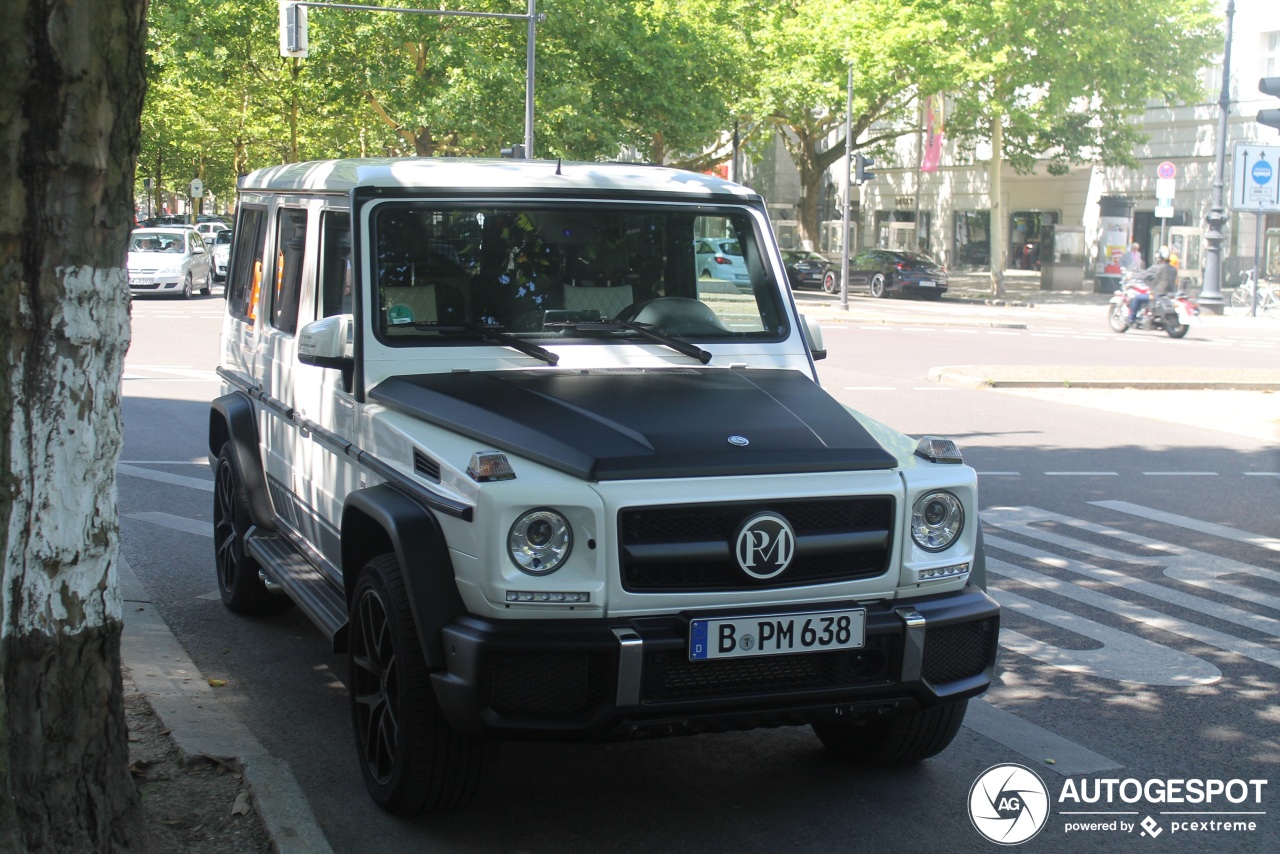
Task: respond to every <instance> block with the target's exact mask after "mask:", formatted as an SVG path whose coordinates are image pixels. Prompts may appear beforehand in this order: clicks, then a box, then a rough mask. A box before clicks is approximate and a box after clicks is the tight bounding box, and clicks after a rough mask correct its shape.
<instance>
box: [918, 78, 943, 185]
mask: <svg viewBox="0 0 1280 854" xmlns="http://www.w3.org/2000/svg"><path fill="white" fill-rule="evenodd" d="M944 131H945V127H944V126H943V100H942V96H941V95H931V96H929V97H928V98H926V99H925V102H924V157H923V158H922V159H921V161H920V171H921V172H937V171H938V164H939V163H941V162H942V137H943V133H944Z"/></svg>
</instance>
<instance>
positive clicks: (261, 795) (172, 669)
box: [117, 555, 333, 854]
mask: <svg viewBox="0 0 1280 854" xmlns="http://www.w3.org/2000/svg"><path fill="white" fill-rule="evenodd" d="M117 566H118V572H119V577H120V598H121V599H122V600H123V602H124V634H123V636H122V637H121V639H120V656H121V660H122V662H123V664H124V667H125V668H126V669H127V670H128V671H129V675H130V676H131V677H132V679H133V683H134V685H135V687H136V688H137V690H138V692H139V693H141V694H142V695H144V696H145V697H146V701H147V704H148V705H150V706H151V708H152V710H153V711H154V712H155V713H156V715H157V716H159V718H160V720H161V721H162V722H163V723H164V726H165V727H166V728H167V729H168V730H169V736H170V738H172V739H173V741H174V744H175V745H176V746H177V748H178V750H179V751H180V752H181V753H182V754H183V756H185V757H188V758H192V757H199V756H201V755H205V756H210V757H217V758H219V759H223V760H227V761H229V762H230V763H232V764H234V765H237V766H239V768H240V770H241V772H242V773H243V774H244V778H245V780H246V782H247V783H248V784H249V788H250V790H251V791H252V793H253V806H254V808H255V809H256V811H257V813H258V817H259V818H260V819H261V821H262V825H263V828H264V829H265V830H266V833H267V836H268V837H270V839H271V842H272V843H273V844H274V845H275V850H276V851H277V852H278V854H332V852H333V849H332V848H330V846H329V842H328V840H326V839H325V837H324V834H323V833H321V831H320V825H319V823H318V822H317V821H316V817H315V814H314V813H313V812H312V810H311V805H310V804H309V803H308V802H307V798H306V795H304V794H303V792H302V787H301V786H299V785H298V781H297V780H296V779H295V778H294V776H293V772H292V771H290V770H289V766H288V764H287V763H285V762H283V761H282V760H280V759H277V758H275V757H274V756H271V755H270V754H269V753H268V752H267V750H266V748H265V747H263V746H262V744H261V743H260V742H259V741H258V740H257V738H255V737H254V735H253V733H251V732H250V731H249V730H248V728H246V727H245V726H244V725H243V724H241V723H240V721H239V720H238V719H237V718H236V716H235V714H234V713H233V712H232V711H231V710H230V709H229V708H227V707H226V706H225V705H224V704H223V702H222V700H220V699H219V698H218V697H217V696H215V694H214V690H213V688H212V687H210V685H209V683H208V681H207V680H206V679H205V677H204V676H203V675H202V674H201V673H200V671H199V669H197V668H196V665H195V662H193V661H192V660H191V658H190V657H189V656H188V655H187V653H186V650H184V649H183V648H182V645H181V644H180V643H178V639H177V638H175V637H174V636H173V632H172V631H170V630H169V626H168V625H167V624H166V623H165V622H164V619H163V618H162V617H161V616H160V612H159V611H157V610H156V608H155V606H154V604H153V603H152V601H151V597H150V596H148V595H147V592H146V590H145V589H144V588H143V586H142V584H141V583H139V581H138V577H137V576H136V575H135V574H134V572H133V569H132V568H131V567H130V566H129V564H128V562H127V561H125V559H124V556H123V555H121V556H120V558H119V563H118V565H117Z"/></svg>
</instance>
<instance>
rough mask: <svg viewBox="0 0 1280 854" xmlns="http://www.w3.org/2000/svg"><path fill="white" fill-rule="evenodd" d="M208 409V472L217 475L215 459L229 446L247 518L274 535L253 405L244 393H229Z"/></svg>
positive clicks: (273, 518)
mask: <svg viewBox="0 0 1280 854" xmlns="http://www.w3.org/2000/svg"><path fill="white" fill-rule="evenodd" d="M209 407H210V408H209V468H211V469H213V470H214V471H215V472H216V471H217V469H218V465H217V463H218V455H219V454H221V453H222V448H223V446H224V445H226V444H227V443H230V445H231V453H232V454H233V455H234V456H235V461H236V467H237V468H238V469H239V470H240V479H241V481H242V482H243V483H244V488H245V493H246V495H247V496H248V499H249V518H250V519H252V521H253V524H255V525H257V526H258V527H259V528H261V529H263V530H264V531H274V530H275V529H276V522H275V514H274V513H273V512H272V510H271V496H270V495H269V494H268V492H267V478H266V474H265V473H264V471H263V469H262V455H261V454H260V453H259V448H260V447H261V445H260V444H259V443H258V421H257V418H256V417H255V415H254V412H253V401H251V400H250V399H249V396H248V395H246V394H245V393H244V392H239V391H233V392H230V393H229V394H224V395H223V396H222V397H219V398H215V399H214V400H213V402H212V403H210V405H209Z"/></svg>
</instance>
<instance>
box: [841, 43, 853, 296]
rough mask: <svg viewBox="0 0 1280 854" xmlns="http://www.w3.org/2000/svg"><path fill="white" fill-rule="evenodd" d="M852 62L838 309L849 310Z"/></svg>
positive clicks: (845, 145) (846, 105) (847, 121)
mask: <svg viewBox="0 0 1280 854" xmlns="http://www.w3.org/2000/svg"><path fill="white" fill-rule="evenodd" d="M852 173H853V63H852V62H851V63H849V93H848V97H847V98H846V100H845V108H844V216H843V217H842V218H841V222H842V223H843V224H842V225H841V228H843V229H844V231H842V232H841V233H840V246H841V248H842V249H843V250H844V251H843V253H842V255H841V258H840V309H841V310H842V311H848V310H849V197H850V196H851V195H852V194H853V181H852V179H851V177H850V175H851V174H852Z"/></svg>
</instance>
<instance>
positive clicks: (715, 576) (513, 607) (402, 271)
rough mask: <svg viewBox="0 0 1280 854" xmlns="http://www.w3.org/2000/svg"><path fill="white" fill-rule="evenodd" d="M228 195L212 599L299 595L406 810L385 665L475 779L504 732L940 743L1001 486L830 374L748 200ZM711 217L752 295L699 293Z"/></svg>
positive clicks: (380, 785)
mask: <svg viewBox="0 0 1280 854" xmlns="http://www.w3.org/2000/svg"><path fill="white" fill-rule="evenodd" d="M239 198H240V207H239V210H238V213H237V218H236V232H235V236H234V238H233V243H232V250H231V256H232V257H231V267H230V269H229V270H228V278H227V285H226V290H227V314H226V317H225V320H224V325H223V336H222V348H221V354H222V356H221V359H222V361H221V365H220V367H219V368H218V372H219V374H220V375H221V376H222V378H223V381H224V386H223V393H222V395H221V396H220V397H219V398H218V399H216V400H215V401H214V402H213V407H212V414H211V421H210V437H209V438H210V444H209V453H210V460H211V462H212V463H213V465H214V467H215V471H216V481H215V483H216V489H215V518H214V529H215V535H214V539H215V550H216V555H217V567H218V578H219V585H220V589H221V592H222V597H223V601H224V602H225V603H226V604H227V605H228V607H231V608H232V609H233V610H238V611H262V610H269V609H271V608H272V607H273V605H272V603H273V602H278V601H279V599H273V590H274V589H275V588H277V587H279V588H283V590H284V591H285V593H287V594H288V596H289V597H290V599H291V600H292V601H293V602H296V603H297V604H298V606H299V607H300V608H302V609H303V610H304V611H305V612H306V613H307V615H308V616H309V617H310V618H311V619H312V620H313V621H314V622H315V623H316V625H317V626H319V627H320V628H321V630H322V631H323V632H324V633H325V635H326V636H328V637H329V638H331V639H332V641H333V643H334V645H335V647H337V648H338V649H345V650H347V651H349V652H350V653H351V662H352V668H353V670H352V676H351V680H350V687H351V691H352V693H353V697H354V698H355V702H354V704H353V721H354V725H355V727H356V730H357V734H358V739H357V742H358V743H359V744H361V745H363V746H364V747H363V748H362V749H363V750H365V753H364V754H363V756H362V759H363V761H362V763H361V765H362V767H363V768H364V773H365V776H366V782H367V784H368V786H369V791H370V793H371V795H372V796H373V797H374V798H375V800H377V801H378V802H379V803H380V804H381V805H383V806H384V807H385V808H387V809H391V810H393V811H397V812H413V811H416V810H417V809H420V808H422V807H423V806H424V805H426V806H430V805H432V804H435V803H436V795H434V794H433V795H429V796H428V795H423V794H421V791H422V789H421V788H420V787H419V784H422V783H423V782H424V781H425V780H426V779H427V778H430V777H431V776H432V774H435V773H437V772H438V771H439V768H438V766H432V765H431V763H430V762H427V763H426V765H425V766H424V764H423V760H422V757H421V756H419V755H417V754H415V753H414V752H413V751H412V749H411V746H410V745H408V744H407V742H408V741H411V740H412V738H413V737H415V736H411V734H410V733H407V732H405V733H402V734H401V735H399V736H397V737H396V738H392V739H391V741H392V742H394V743H384V742H383V740H382V739H383V736H384V735H385V730H383V729H379V727H378V725H377V724H378V721H377V720H375V719H374V718H376V716H377V714H378V713H376V712H375V711H374V707H375V706H376V707H377V708H383V707H382V706H379V705H378V704H379V703H383V702H384V700H379V699H377V698H376V697H375V695H377V696H379V697H380V696H382V695H380V694H377V691H378V689H377V686H378V685H379V684H385V682H386V680H388V679H392V680H394V681H396V683H397V684H408V682H402V681H401V680H409V681H410V682H412V684H413V685H415V686H418V687H416V688H414V689H413V691H412V697H411V699H406V700H405V702H406V703H408V704H409V705H408V706H406V707H405V709H409V708H426V707H431V708H433V709H435V710H436V712H438V714H436V713H433V715H434V716H433V717H430V718H429V720H430V721H434V723H430V724H427V723H426V722H425V721H427V720H428V719H426V718H423V719H421V720H423V721H424V723H422V726H430V728H431V733H433V735H432V736H431V737H438V738H440V739H443V741H442V742H441V743H447V744H450V745H455V746H458V747H459V750H460V751H461V753H460V754H458V755H465V756H469V757H472V760H468V761H466V762H464V763H463V765H461V766H459V768H458V769H457V771H458V773H459V774H460V775H463V776H461V777H459V778H458V779H463V778H464V777H465V778H466V779H470V778H471V777H470V775H471V772H477V774H478V773H479V770H478V769H479V765H477V764H475V763H478V762H479V761H480V760H479V758H478V757H479V753H477V752H475V751H481V752H482V750H481V747H479V746H478V745H482V744H489V743H491V742H492V741H495V740H500V739H504V738H548V737H553V738H560V739H566V738H568V739H580V740H599V739H608V738H626V737H632V736H635V735H641V734H674V733H682V732H699V731H703V730H706V729H719V728H725V727H741V726H759V725H766V724H777V723H802V722H812V723H813V725H814V728H815V730H816V731H817V732H818V734H819V736H820V737H822V738H823V741H824V743H827V744H828V746H829V747H831V748H832V749H833V750H836V751H837V752H841V751H847V750H849V749H850V748H848V746H847V739H845V740H841V738H836V739H834V740H828V735H827V734H830V733H832V732H836V731H841V732H844V731H846V730H848V728H849V727H850V726H852V727H853V728H854V729H853V730H851V731H849V732H846V735H850V734H856V733H860V732H862V731H863V730H862V729H859V728H860V727H869V729H866V734H867V736H868V737H867V738H864V739H860V743H864V744H863V747H864V748H865V749H867V750H872V751H879V750H883V749H885V745H886V744H893V745H895V747H894V748H893V749H894V751H895V752H894V754H893V756H894V757H897V759H898V760H902V761H905V760H907V759H911V758H922V757H923V756H925V755H932V754H933V753H936V752H938V751H939V750H941V749H942V748H944V747H945V746H946V744H947V743H949V742H950V740H951V737H952V735H954V733H955V731H956V730H957V729H958V727H959V725H960V719H961V717H962V715H963V708H964V705H963V704H964V702H966V701H967V699H968V698H969V697H972V696H976V695H977V694H979V693H981V692H982V691H983V690H985V688H986V687H987V685H988V684H989V683H990V680H991V678H992V676H993V673H994V656H995V650H996V634H997V632H998V625H999V616H998V615H999V607H998V606H997V605H996V603H995V602H994V600H992V599H991V598H990V597H988V596H987V595H986V593H985V592H984V590H983V589H982V587H983V585H984V583H985V558H984V556H983V555H984V552H983V546H982V542H981V531H980V527H979V524H978V498H977V478H976V474H975V472H974V471H973V469H971V468H969V467H968V466H966V465H964V464H963V463H962V462H961V461H960V459H959V455H958V452H956V451H955V449H954V446H953V445H952V444H951V443H949V442H947V441H945V440H941V439H932V438H928V439H926V440H922V441H921V442H919V443H918V442H916V441H915V440H914V439H911V438H909V437H907V436H904V435H902V434H899V433H897V432H895V431H893V430H891V429H890V428H888V427H886V426H884V425H882V424H880V423H878V422H876V421H874V420H872V419H870V418H867V417H866V416H863V415H861V414H859V413H856V412H853V411H850V410H848V409H846V408H845V407H843V406H841V405H840V404H839V403H838V402H836V401H835V399H834V398H832V397H831V396H830V395H828V394H827V393H826V392H825V391H823V390H822V389H821V388H820V387H819V385H818V375H817V370H816V367H815V365H814V359H817V358H822V357H823V356H825V351H824V350H823V349H822V343H821V333H820V331H819V329H818V327H817V324H816V323H809V322H807V321H806V320H805V319H804V318H803V317H802V316H800V315H799V314H798V313H797V311H796V307H795V304H794V302H793V300H792V298H791V294H790V289H789V288H788V287H787V284H786V274H785V270H784V268H783V265H782V259H781V255H780V253H779V251H778V248H777V246H776V244H775V242H774V238H773V232H772V229H771V226H770V223H769V219H768V216H767V213H766V210H765V206H764V202H763V200H762V199H761V198H760V197H759V196H758V195H757V194H755V193H754V192H753V191H751V190H749V189H748V188H745V187H741V186H738V185H735V184H731V183H729V182H725V181H721V180H718V179H716V178H712V177H708V176H705V175H693V174H689V173H684V172H680V171H677V170H672V169H665V168H655V167H650V166H634V165H629V164H617V163H556V162H532V161H531V162H519V161H516V162H513V161H511V160H503V161H469V160H463V159H455V158H447V159H436V158H407V159H378V160H356V161H328V162H319V163H299V164H289V165H286V166H280V167H276V168H272V169H266V170H260V171H258V172H255V173H252V174H250V175H248V176H246V177H245V178H244V179H243V180H242V182H241V185H240V196H239ZM698 233H721V234H723V233H733V234H735V235H736V237H735V240H734V242H735V243H736V244H737V245H738V247H739V251H740V252H741V253H742V254H741V255H739V256H737V257H738V263H739V264H740V265H741V267H740V268H741V270H742V271H743V274H744V275H745V276H746V279H745V281H744V282H743V283H742V285H741V286H740V287H739V286H738V285H737V284H736V283H735V285H734V287H733V289H731V290H728V291H727V292H715V291H714V290H713V289H708V288H706V287H705V286H706V285H707V280H706V279H703V278H702V277H701V273H702V270H701V265H700V263H698V258H697V257H696V256H695V252H694V251H693V249H694V245H695V241H696V238H695V235H696V234H698ZM722 266H723V265H722ZM735 269H736V268H735ZM259 568H260V570H259ZM388 625H392V626H395V627H397V628H396V629H395V631H394V632H393V634H394V637H395V638H398V639H399V640H390V641H387V642H388V643H390V644H391V647H388V650H387V651H386V652H387V655H389V656H390V657H389V658H388V657H386V656H384V655H383V653H382V652H379V651H378V650H375V649H374V648H373V647H372V646H371V644H374V643H375V641H374V640H373V639H374V638H391V637H392V635H391V634H384V632H383V629H385V628H386V627H387V626H388ZM380 627H381V628H380ZM757 627H758V628H757ZM757 635H758V638H757ZM409 637H414V638H417V641H414V642H412V643H410V642H409V641H407V640H404V638H409ZM406 644H407V645H406ZM419 644H420V647H419ZM392 647H394V649H392ZM391 653H394V654H393V655H392V654H391ZM814 656H818V657H817V658H815V657H814ZM393 659H394V662H395V663H394V664H393V663H391V662H392V660H393ZM411 661H412V662H418V663H416V664H414V663H410V662H411ZM819 662H823V663H822V664H819ZM406 668H408V669H406ZM411 677H412V678H411ZM362 686H364V687H362ZM404 690H406V691H408V690H409V689H408V688H405V689H404ZM367 692H372V693H367ZM402 711H404V710H402ZM921 716H924V717H928V718H929V720H930V721H933V723H930V724H929V725H928V726H927V727H917V726H916V723H911V725H910V726H909V727H907V723H906V722H908V721H911V722H918V721H917V718H920V717H921ZM871 721H879V722H880V723H870V722H871ZM886 721H890V722H902V724H903V726H904V727H907V729H903V730H901V731H899V730H894V732H896V733H898V734H897V735H895V736H893V738H888V737H887V736H885V735H884V734H883V733H882V724H883V725H884V726H887V725H888V724H884V722H886ZM893 725H894V726H897V725H898V724H897V723H894V724H893ZM908 731H909V732H912V733H917V732H921V731H927V732H928V733H930V734H929V735H928V736H918V735H911V736H908V735H904V733H907V732H908ZM464 733H465V735H464ZM824 733H825V734H824ZM473 739H480V740H479V741H475V740H473ZM375 742H376V744H375ZM464 742H465V744H466V745H470V747H466V748H465V749H463V745H464ZM841 745H844V746H841ZM860 749H862V748H860ZM877 755H878V754H877ZM887 759H888V758H887V757H886V761H887ZM384 772H385V773H384ZM440 773H443V772H440ZM436 779H437V780H439V779H442V778H438V777H437V778H436ZM449 779H450V780H452V779H453V777H449ZM445 788H446V789H449V792H448V794H446V793H444V792H443V791H442V792H441V793H440V795H439V796H440V798H452V797H453V796H454V795H457V796H458V798H463V799H465V798H466V797H470V794H468V793H463V792H459V791H453V790H452V789H451V788H450V787H449V786H448V785H446V786H445ZM432 791H435V789H433V790H432ZM469 791H470V790H468V792H469ZM451 802H453V801H451Z"/></svg>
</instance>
